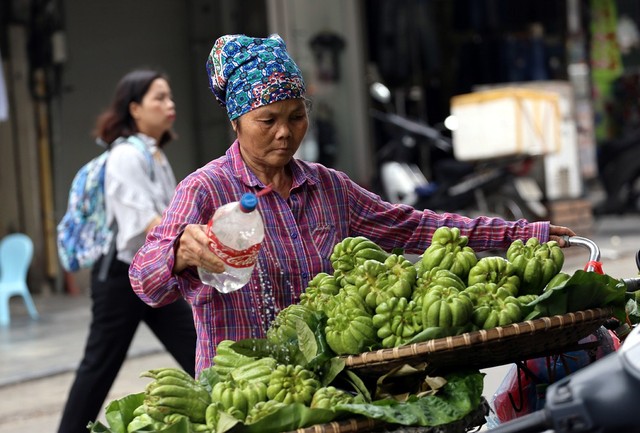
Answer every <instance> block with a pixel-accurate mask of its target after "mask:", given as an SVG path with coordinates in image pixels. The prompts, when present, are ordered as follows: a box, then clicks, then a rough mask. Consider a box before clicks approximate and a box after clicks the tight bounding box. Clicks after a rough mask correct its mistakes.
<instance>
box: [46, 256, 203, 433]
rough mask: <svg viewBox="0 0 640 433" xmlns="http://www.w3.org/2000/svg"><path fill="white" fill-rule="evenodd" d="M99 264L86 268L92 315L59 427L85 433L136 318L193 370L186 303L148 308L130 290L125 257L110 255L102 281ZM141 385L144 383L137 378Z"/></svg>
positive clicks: (116, 369) (115, 371)
mask: <svg viewBox="0 0 640 433" xmlns="http://www.w3.org/2000/svg"><path fill="white" fill-rule="evenodd" d="M100 264H101V262H100V261H99V262H98V263H96V265H95V266H94V268H93V271H92V274H91V299H92V301H93V306H92V315H93V319H92V322H91V327H90V330H89V336H88V338H87V342H86V346H85V351H84V357H83V359H82V361H81V363H80V366H79V367H78V370H77V371H76V377H75V381H74V383H73V385H72V387H71V391H70V392H69V397H68V399H67V403H66V406H65V408H64V412H63V415H62V420H61V422H60V427H59V429H58V432H59V433H87V431H88V430H87V424H88V423H89V422H90V421H95V420H96V418H97V417H98V414H99V412H100V410H101V409H102V405H103V404H104V403H105V401H104V400H105V398H106V397H107V394H108V393H109V390H110V389H111V386H112V385H113V382H114V380H115V378H116V376H117V374H118V372H119V370H120V367H122V364H123V362H124V360H125V358H126V355H127V351H128V350H129V346H130V345H131V341H132V340H133V337H134V335H135V332H136V329H137V328H138V324H139V323H140V322H141V321H144V322H145V323H146V324H147V325H148V326H149V328H150V329H151V330H152V331H153V333H154V334H155V335H156V336H157V337H158V339H159V340H160V341H161V342H162V344H163V345H164V346H165V348H166V349H167V351H168V352H169V353H171V355H173V357H174V358H175V359H176V361H177V362H178V363H179V364H180V366H181V367H182V368H183V369H184V370H185V371H187V372H188V373H189V374H191V375H192V376H193V375H194V374H195V362H196V361H195V350H196V331H195V327H194V324H193V315H192V312H191V308H190V306H189V304H188V303H187V302H186V301H184V300H180V301H177V302H174V303H173V304H170V305H167V306H165V307H161V308H151V307H150V306H148V305H147V304H145V303H144V302H142V301H141V300H140V298H138V296H137V295H136V294H135V293H134V292H133V289H132V288H131V283H130V282H129V274H128V270H129V265H128V264H127V263H123V262H121V261H118V260H115V259H114V260H113V263H112V264H111V267H110V269H109V274H108V277H107V279H106V281H103V282H100V281H98V278H97V274H98V270H99V269H100ZM159 367H163V366H159V365H149V369H153V368H159ZM140 387H141V388H140V389H141V390H142V389H143V388H144V387H143V384H142V383H141V385H140Z"/></svg>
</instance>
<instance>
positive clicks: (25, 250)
mask: <svg viewBox="0 0 640 433" xmlns="http://www.w3.org/2000/svg"><path fill="white" fill-rule="evenodd" d="M32 259H33V242H32V241H31V238H29V236H27V235H25V234H23V233H13V234H9V235H7V236H5V237H4V238H3V239H2V240H1V241H0V325H2V326H6V325H8V324H9V323H10V321H11V317H10V313H9V298H11V297H12V296H22V298H23V299H24V304H25V306H26V307H27V310H28V311H29V315H30V316H31V318H32V319H33V320H37V319H38V318H39V317H40V316H39V315H38V311H37V310H36V306H35V305H34V303H33V299H32V298H31V293H30V292H29V288H28V287H27V273H28V272H29V266H30V265H31V260H32Z"/></svg>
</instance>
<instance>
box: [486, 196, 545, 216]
mask: <svg viewBox="0 0 640 433" xmlns="http://www.w3.org/2000/svg"><path fill="white" fill-rule="evenodd" d="M486 206H487V209H486V210H487V216H495V217H499V218H502V219H505V220H507V221H515V220H519V219H526V220H527V221H537V220H539V216H538V215H537V214H536V212H534V211H533V210H532V209H530V208H529V206H528V205H527V203H526V202H525V201H524V200H522V199H520V198H517V197H511V196H508V195H504V194H493V195H491V196H489V197H487V198H486Z"/></svg>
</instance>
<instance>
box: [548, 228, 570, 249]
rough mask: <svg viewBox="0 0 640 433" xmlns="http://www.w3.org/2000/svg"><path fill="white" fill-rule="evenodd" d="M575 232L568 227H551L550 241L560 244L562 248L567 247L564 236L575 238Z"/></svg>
mask: <svg viewBox="0 0 640 433" xmlns="http://www.w3.org/2000/svg"><path fill="white" fill-rule="evenodd" d="M575 235H576V234H575V232H574V231H573V230H571V229H570V228H568V227H563V226H554V225H553V224H550V225H549V240H550V241H556V242H558V245H559V246H560V247H566V246H567V245H566V243H565V241H564V239H563V236H575Z"/></svg>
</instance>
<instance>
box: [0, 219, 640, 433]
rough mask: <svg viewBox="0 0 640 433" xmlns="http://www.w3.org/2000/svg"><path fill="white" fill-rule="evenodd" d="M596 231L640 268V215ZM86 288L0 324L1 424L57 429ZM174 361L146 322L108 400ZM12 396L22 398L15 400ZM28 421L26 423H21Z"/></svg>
mask: <svg viewBox="0 0 640 433" xmlns="http://www.w3.org/2000/svg"><path fill="white" fill-rule="evenodd" d="M589 238H590V239H591V240H593V241H594V242H595V243H596V244H597V245H598V246H599V248H600V251H601V262H602V264H603V270H604V272H605V273H607V274H609V275H611V276H613V277H616V278H628V277H634V276H636V275H638V269H637V267H636V263H635V254H636V252H637V251H638V250H639V249H640V216H620V217H603V218H599V219H597V220H596V221H595V225H594V233H593V235H592V236H589ZM565 256H566V260H565V266H564V268H563V270H564V271H566V272H573V271H574V270H576V269H582V268H583V267H584V265H585V264H586V262H587V260H588V251H587V250H586V249H583V248H581V247H571V248H568V249H567V250H565ZM87 292H88V291H85V292H84V293H82V294H80V295H76V296H70V295H64V294H41V295H36V296H35V297H34V301H35V304H36V307H37V309H38V311H39V313H40V316H41V317H40V319H39V320H38V321H32V320H31V319H30V318H29V315H28V314H27V312H26V309H25V308H24V304H23V302H22V299H21V298H20V297H17V298H12V299H11V323H10V325H9V326H7V327H0V399H1V400H2V401H3V402H4V403H3V406H4V407H3V409H2V410H0V430H2V431H12V432H15V433H21V432H22V431H24V432H27V431H39V432H43V433H46V432H47V431H51V432H53V431H55V429H56V425H57V424H56V423H57V419H58V417H59V411H60V410H61V408H62V405H63V404H64V401H65V399H66V393H67V392H68V387H69V386H70V384H71V381H72V380H73V372H74V371H75V368H76V367H77V365H78V363H79V362H80V359H81V357H82V354H83V350H84V344H85V340H86V337H87V334H88V329H89V324H90V320H91V302H90V298H89V296H88V293H87ZM172 363H173V364H172ZM167 365H175V363H174V361H173V359H172V358H171V357H170V356H169V355H168V354H167V353H166V352H165V350H164V348H163V347H162V345H161V344H160V343H159V342H158V340H157V339H156V338H155V336H154V335H153V334H152V333H151V331H150V330H149V329H148V328H147V327H146V325H144V324H143V325H141V326H140V328H139V329H138V331H137V333H136V336H135V338H134V341H133V344H132V346H131V348H130V351H129V354H128V360H127V362H126V363H125V366H124V367H123V369H122V371H121V374H120V376H119V378H120V377H121V376H122V379H118V380H121V382H120V383H121V384H116V385H114V389H112V394H110V397H109V399H112V398H119V397H121V396H124V395H126V394H128V393H133V392H140V391H141V390H142V389H144V384H145V382H142V381H141V380H142V379H138V375H139V373H140V372H142V371H144V370H147V369H150V368H158V367H161V366H167ZM495 369H497V370H495ZM495 369H489V370H488V374H487V381H486V384H485V395H486V396H490V395H491V394H492V393H493V391H494V390H495V388H496V387H497V385H498V384H499V380H500V379H501V377H502V372H503V371H504V369H502V370H501V369H500V367H496V368H495ZM492 371H495V372H496V373H494V374H492V373H491V372H492ZM56 381H58V382H56ZM60 381H61V382H60ZM4 395H6V397H5V398H3V396H4ZM16 397H20V398H22V399H23V400H20V399H18V400H16ZM9 401H14V402H15V403H13V404H9ZM109 401H110V400H109ZM46 402H48V403H46ZM47 404H48V406H47ZM29 405H32V406H31V407H29ZM43 405H44V407H43ZM47 408H48V409H47ZM42 412H48V413H44V414H43V413H42ZM19 414H22V415H19ZM38 414H40V415H38ZM38 416H44V421H42V423H47V425H46V426H43V425H41V424H35V425H37V426H38V427H34V424H31V425H29V419H23V418H34V417H35V418H36V419H37V418H38ZM12 419H13V421H11V420H12ZM12 422H13V424H12ZM25 422H26V423H27V425H26V426H24V429H20V428H18V427H16V426H17V425H20V426H22V425H24V423H25ZM52 424H56V425H52ZM3 425H4V426H3ZM5 428H6V429H5Z"/></svg>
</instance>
